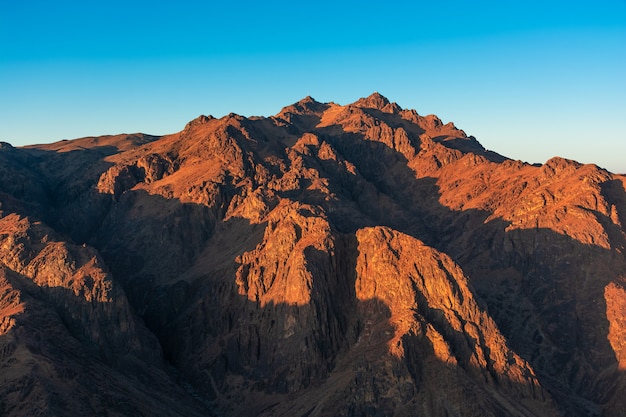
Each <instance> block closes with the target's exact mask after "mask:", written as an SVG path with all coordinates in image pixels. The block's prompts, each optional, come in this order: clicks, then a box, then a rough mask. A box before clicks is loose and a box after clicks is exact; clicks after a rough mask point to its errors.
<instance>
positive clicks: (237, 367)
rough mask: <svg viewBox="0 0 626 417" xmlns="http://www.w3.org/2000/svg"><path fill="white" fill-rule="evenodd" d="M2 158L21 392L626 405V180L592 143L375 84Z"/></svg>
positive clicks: (126, 409) (32, 406)
mask: <svg viewBox="0 0 626 417" xmlns="http://www.w3.org/2000/svg"><path fill="white" fill-rule="evenodd" d="M0 172H2V173H3V174H5V175H3V177H2V179H1V180H0V203H1V206H0V211H1V216H2V217H1V218H0V267H1V275H0V278H1V280H0V288H1V291H0V308H1V310H0V311H1V314H2V315H1V318H2V321H1V322H0V352H1V353H0V360H1V365H0V366H2V367H3V369H5V370H6V372H4V371H3V373H2V375H0V389H2V390H4V395H2V396H1V398H2V400H1V401H2V402H0V410H2V412H3V415H4V414H6V415H21V414H22V413H23V412H24V410H27V412H30V413H37V412H39V413H44V414H46V413H47V414H48V415H83V414H85V412H98V410H104V409H106V410H112V411H111V412H112V413H114V414H116V415H137V414H138V413H144V414H145V413H147V414H150V415H196V414H198V415H211V414H216V415H267V416H270V415H271V416H280V415H285V416H286V415H289V416H291V415H303V416H304V415H305V416H331V415H332V416H336V415H345V416H350V415H398V416H403V415H407V416H408V415H425V416H446V415H459V416H499V415H512V416H557V415H571V416H587V415H601V414H602V415H607V416H612V415H615V416H618V415H620V413H621V412H622V410H623V409H624V407H626V404H625V403H624V399H623V398H625V397H624V395H623V394H624V393H626V377H625V376H624V369H625V367H626V365H624V364H625V363H626V350H625V349H626V348H625V346H624V335H625V334H626V324H625V323H626V321H625V320H626V315H625V314H626V313H625V310H626V306H625V304H624V297H625V296H626V292H625V290H624V287H625V285H626V259H625V258H624V250H625V249H626V248H625V246H626V235H625V234H624V228H623V224H624V221H625V220H626V191H625V190H624V185H625V183H626V178H624V177H623V176H618V175H614V174H611V173H609V172H607V171H605V170H603V169H601V168H598V167H596V166H594V165H580V164H578V163H576V162H574V161H568V160H565V159H561V158H553V159H551V160H550V161H548V162H547V163H546V164H544V165H543V166H531V165H528V164H524V163H522V162H519V161H511V160H508V159H507V158H505V157H503V156H501V155H499V154H497V153H495V152H492V151H488V150H486V149H484V148H483V147H482V146H481V145H480V144H479V143H478V141H476V139H474V138H473V137H468V136H467V135H466V134H465V133H464V132H463V131H461V130H459V129H457V128H456V127H455V126H454V125H453V124H451V123H448V124H443V123H442V122H441V120H439V119H438V118H437V117H436V116H432V115H431V116H421V115H419V114H417V113H416V112H415V111H413V110H404V109H402V108H400V107H399V106H398V105H397V104H395V103H390V102H389V100H387V99H386V98H385V97H383V96H381V95H379V94H377V93H375V94H373V95H372V96H370V97H367V98H363V99H361V100H358V101H357V102H355V103H354V104H351V105H347V106H340V105H337V104H334V103H318V102H316V101H315V100H314V99H312V98H311V97H307V98H305V99H303V100H301V101H300V102H298V103H295V104H293V105H291V106H288V107H285V108H284V109H283V110H282V111H281V112H280V113H279V114H277V115H276V116H273V117H269V118H250V119H247V118H243V117H241V116H237V115H234V114H231V115H228V116H225V117H223V118H221V119H215V118H213V117H210V116H209V117H207V116H201V117H199V118H197V119H195V120H193V121H191V122H190V123H189V124H188V125H187V126H186V127H185V129H184V130H183V131H181V132H179V133H176V134H173V135H168V136H163V137H150V136H146V135H120V136H108V137H102V138H85V139H78V140H76V141H65V142H60V143H57V144H51V145H41V146H36V147H29V148H12V147H10V146H3V147H2V148H0ZM18 184H22V185H21V186H19V185H18ZM44 323H45V324H44ZM53 387H62V388H53ZM72 392H76V393H78V394H79V395H78V396H76V395H70V393H72ZM96 393H97V394H96ZM81 397H82V399H84V398H93V400H91V402H89V403H88V405H86V404H87V403H85V401H83V400H82V399H81ZM35 398H36V399H37V400H36V401H35V400H34V399H35ZM157 398H158V399H159V400H158V401H157V402H155V399H157ZM86 407H87V408H86Z"/></svg>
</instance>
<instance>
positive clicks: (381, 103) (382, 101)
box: [354, 91, 390, 110]
mask: <svg viewBox="0 0 626 417" xmlns="http://www.w3.org/2000/svg"><path fill="white" fill-rule="evenodd" d="M388 104H390V103H389V100H388V99H387V97H385V96H383V95H382V94H380V93H379V92H378V91H374V93H372V94H371V95H369V96H368V97H363V98H360V99H358V100H357V101H356V102H355V103H354V105H355V106H358V107H365V108H368V109H378V110H382V109H383V108H384V107H385V106H386V105H388Z"/></svg>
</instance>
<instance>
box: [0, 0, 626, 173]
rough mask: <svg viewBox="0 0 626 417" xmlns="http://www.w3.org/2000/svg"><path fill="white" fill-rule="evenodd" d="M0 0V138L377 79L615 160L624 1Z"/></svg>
mask: <svg viewBox="0 0 626 417" xmlns="http://www.w3.org/2000/svg"><path fill="white" fill-rule="evenodd" d="M214 3H215V2H208V1H203V2H197V1H189V0H179V1H177V2H168V3H159V2H145V1H134V2H133V1H131V0H126V1H116V0H113V1H109V2H101V3H94V2H85V1H80V2H79V1H64V0H58V1H55V2H50V1H38V0H34V1H29V2H25V1H18V0H0V140H3V141H7V142H10V143H12V144H13V145H16V146H17V145H26V144H33V143H44V142H52V141H57V140H61V139H72V138H77V137H83V136H92V135H102V134H115V133H122V132H125V133H132V132H145V133H151V134H166V133H174V132H177V131H179V130H181V129H182V128H183V127H184V125H185V123H187V122H188V121H189V120H191V119H193V118H195V117H196V116H198V115H200V114H212V115H214V116H216V117H220V116H223V115H225V114H228V113H230V112H235V113H239V114H242V115H245V116H250V115H263V116H268V115H272V114H275V113H277V112H278V111H279V110H280V108H281V107H283V106H285V105H288V104H291V103H293V102H295V101H297V100H299V99H301V98H303V97H305V96H307V95H311V96H313V97H314V98H316V99H317V100H318V101H324V102H327V101H334V102H337V103H340V104H348V103H351V102H353V101H355V100H357V99H358V98H359V97H363V96H367V95H369V94H371V93H372V92H373V91H378V92H380V93H381V94H383V95H385V96H387V97H388V98H389V99H390V100H392V101H396V102H397V103H398V104H399V105H401V106H402V107H404V108H414V109H416V110H417V111H418V112H419V113H420V114H430V113H434V114H437V115H438V116H439V117H440V118H442V119H443V120H444V121H445V122H448V121H452V122H454V123H455V124H456V125H457V126H458V127H460V128H462V129H464V130H465V131H466V132H467V133H468V134H470V135H474V136H476V138H477V139H478V140H479V141H480V142H481V143H482V144H483V145H484V146H485V147H487V148H489V149H492V150H495V151H497V152H499V153H502V154H504V155H507V156H509V157H511V158H515V159H521V160H524V161H528V162H545V160H547V159H548V158H550V157H551V156H554V155H560V156H563V157H567V158H572V159H576V160H579V161H581V162H593V163H597V164H598V165H600V166H603V167H606V168H608V169H610V170H612V171H618V172H625V173H626V1H625V0H598V1H594V2H590V1H584V2H582V1H581V2H572V1H568V2H566V1H534V0H529V1H525V2H502V1H499V2H496V1H493V2H492V1H474V2H466V1H440V2H420V1H412V2H404V1H396V2H388V3H381V2H376V3H374V2H372V3H368V2H363V1H360V2H339V1H333V2H328V1H317V2H308V3H305V2H293V1H291V2H287V1H282V2H277V1H275V2H271V1H267V2H246V1H241V2H238V3H231V2H219V3H218V4H214Z"/></svg>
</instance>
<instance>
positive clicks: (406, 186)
mask: <svg viewBox="0 0 626 417" xmlns="http://www.w3.org/2000/svg"><path fill="white" fill-rule="evenodd" d="M311 123H312V121H310V120H309V121H307V125H309V124H311ZM319 136H320V138H321V139H323V140H326V141H328V143H330V145H332V146H333V147H334V148H335V149H336V150H337V152H338V154H339V155H341V156H342V157H343V158H344V159H346V160H348V161H350V162H352V163H353V164H354V165H355V166H356V168H357V170H358V173H356V174H353V173H347V172H345V167H343V166H340V165H338V164H337V163H336V161H333V160H329V159H326V160H320V159H319V158H317V157H316V156H315V155H314V154H311V155H308V156H307V155H305V156H304V161H305V163H306V164H308V165H307V166H312V167H315V168H316V169H318V170H319V172H320V174H321V176H324V177H327V178H329V185H328V188H329V189H330V190H331V191H332V192H333V193H335V195H336V196H337V198H335V199H325V196H324V194H323V193H320V192H319V191H316V190H308V189H307V188H301V189H300V190H295V191H290V193H289V194H285V196H286V197H288V198H290V199H292V200H297V201H303V202H306V203H308V204H311V205H318V206H320V207H322V211H323V213H325V215H326V216H328V222H329V224H330V226H331V231H332V237H333V239H334V244H335V245H336V246H335V252H334V254H331V253H330V252H329V253H327V252H324V251H321V250H318V249H315V248H313V247H312V246H307V247H306V249H305V250H304V251H303V256H304V259H305V260H306V266H307V268H308V271H309V272H310V273H311V276H312V283H311V288H310V294H311V298H310V300H309V302H307V303H304V304H302V305H292V304H289V303H271V302H269V303H267V304H265V305H260V303H259V302H258V301H255V300H250V299H249V297H247V296H245V295H242V294H240V286H239V285H238V284H237V282H236V279H237V271H238V270H240V268H241V266H242V256H243V255H244V254H246V253H248V252H251V251H252V250H253V249H255V248H257V247H258V246H259V245H260V244H261V243H262V239H263V233H264V232H265V229H266V228H267V227H268V225H267V223H261V224H252V223H250V222H249V221H248V220H245V219H241V218H231V219H229V220H226V219H225V217H224V213H225V207H228V203H230V202H231V201H232V198H233V196H234V195H235V193H236V192H237V190H236V189H229V190H226V191H225V192H224V201H223V204H221V205H219V206H216V207H206V206H204V205H200V204H194V203H182V202H180V201H178V200H177V199H173V198H172V199H169V198H164V197H162V196H159V195H151V194H148V193H146V192H145V191H142V190H136V189H128V190H126V191H124V192H123V193H122V194H121V196H120V198H119V200H118V201H114V200H113V199H112V197H111V196H110V195H106V196H104V197H102V196H101V197H96V200H94V201H97V199H98V198H104V199H107V201H108V203H107V204H101V203H100V202H98V203H94V202H93V201H91V200H90V199H89V198H87V199H86V200H83V199H84V198H85V197H83V194H81V193H77V194H75V195H76V197H75V198H74V199H73V200H72V199H68V200H67V201H68V202H69V203H68V204H69V207H74V208H73V209H71V210H69V211H67V212H65V213H66V214H63V213H64V210H63V207H64V205H63V203H60V202H61V201H62V200H57V201H59V205H58V212H57V214H58V217H57V218H51V219H50V220H49V222H50V224H52V225H53V226H55V227H59V228H60V229H61V230H62V231H65V232H68V233H69V234H71V235H73V236H74V240H75V241H77V242H81V241H89V242H90V243H92V244H94V246H95V247H96V248H97V249H98V250H99V251H100V252H101V254H102V256H103V257H104V259H105V261H106V263H107V265H109V267H110V268H111V270H112V272H113V275H114V277H115V279H116V280H118V281H119V282H121V283H122V285H123V286H124V289H125V291H126V293H127V294H128V297H129V300H131V303H132V304H133V306H134V308H135V309H136V310H137V311H138V312H139V313H140V314H141V315H142V317H143V318H144V320H145V321H146V324H147V326H148V327H149V328H150V329H151V330H152V331H153V332H154V333H155V334H156V335H157V337H158V338H159V340H160V343H161V345H162V346H163V349H164V351H165V355H166V357H167V358H168V360H170V361H171V362H172V364H173V365H174V366H176V367H177V368H178V369H179V370H180V371H181V379H182V380H187V381H188V382H189V383H190V384H191V385H192V386H193V387H194V389H195V390H197V391H198V392H199V393H200V394H201V395H203V396H205V397H206V398H209V399H211V400H213V401H216V402H217V403H218V404H219V405H220V407H221V408H222V409H224V411H225V412H229V413H238V414H240V415H256V414H257V413H259V412H261V411H263V410H264V409H265V412H266V413H267V414H268V415H269V414H273V415H281V413H282V414H288V413H289V412H291V411H295V410H299V411H301V412H302V415H311V416H312V415H316V414H315V413H317V411H316V409H315V408H313V409H311V408H310V404H312V403H320V402H323V403H324V404H331V403H332V402H333V401H334V403H335V404H341V401H342V400H345V398H353V399H354V401H353V402H352V404H353V406H352V407H353V408H351V409H349V410H347V411H346V410H340V408H339V407H340V406H339V405H334V406H336V407H337V408H336V409H335V410H336V411H337V410H339V411H342V412H343V413H345V414H346V415H376V412H377V410H376V405H377V404H386V406H388V407H395V409H399V407H401V406H400V405H399V403H402V402H403V401H404V402H410V401H412V399H414V398H418V397H419V391H420V389H426V388H425V386H426V385H427V384H428V383H430V381H429V380H428V378H432V377H433V374H432V373H430V372H429V373H425V372H426V371H424V369H426V368H428V369H430V370H431V371H432V370H433V369H437V370H439V371H440V372H441V374H440V376H441V378H442V379H445V378H448V377H449V378H451V380H452V381H454V382H457V383H458V384H459V386H458V387H454V384H448V382H449V381H439V382H435V385H436V386H438V387H440V388H441V389H442V390H444V389H451V390H456V391H455V392H457V395H459V396H460V397H459V398H464V400H465V401H467V400H468V399H471V400H473V401H479V399H478V394H467V393H465V394H463V393H462V392H461V391H464V390H465V391H467V390H471V389H475V390H478V391H480V392H481V393H485V395H491V394H489V392H488V391H489V390H488V389H485V388H483V387H476V385H475V382H472V381H475V379H472V378H477V377H476V376H473V377H472V376H467V375H465V374H462V375H457V371H456V370H455V369H457V368H455V367H454V366H451V365H449V364H444V363H439V364H433V361H434V359H433V358H432V355H430V354H429V355H422V352H423V351H424V350H426V351H428V352H429V353H432V352H434V348H433V347H432V345H429V344H428V343H427V341H425V340H424V339H419V338H418V337H417V336H415V337H414V336H406V337H405V338H404V339H403V343H404V344H405V346H406V347H405V352H406V356H405V358H406V360H405V362H406V364H405V365H401V364H400V363H399V362H398V361H397V360H396V359H394V358H392V357H391V355H390V354H389V351H388V346H387V342H388V341H389V340H390V339H391V338H392V336H393V332H394V331H395V330H394V328H393V327H392V326H391V325H390V324H389V317H390V315H391V312H390V306H388V305H386V304H385V303H384V302H382V301H381V300H378V299H373V300H369V301H361V300H358V299H357V298H356V294H355V289H354V287H355V279H356V272H355V268H356V259H357V257H358V255H359V254H358V249H357V245H356V238H355V232H356V231H358V230H360V229H362V228H364V227H370V226H388V227H390V228H392V229H394V230H397V231H400V232H402V233H405V234H407V235H410V236H413V237H415V238H416V239H419V240H421V241H423V242H425V243H426V244H427V245H429V246H431V247H433V248H436V249H438V250H439V251H441V252H444V253H447V254H449V255H450V256H451V257H452V258H453V259H454V260H455V261H456V262H457V263H458V264H459V265H460V266H461V268H462V269H463V271H464V273H465V274H466V275H467V276H468V277H469V279H470V282H471V284H472V285H473V288H474V290H473V291H474V292H475V294H476V295H477V299H479V300H482V304H481V307H482V309H483V310H484V311H487V312H488V313H489V315H490V316H491V317H492V318H493V319H494V320H495V321H496V322H497V324H498V327H499V329H500V331H501V332H502V333H503V334H504V335H505V337H506V338H507V340H508V343H509V346H510V348H512V349H513V350H514V351H515V352H517V353H518V354H519V355H521V356H522V357H523V358H524V359H526V360H527V361H528V362H529V363H530V364H531V365H532V367H533V369H534V370H535V371H536V372H537V374H538V379H539V381H540V382H541V385H542V386H543V387H544V388H546V389H547V390H548V391H549V392H550V393H551V395H552V396H553V398H554V399H555V401H556V403H557V404H558V406H559V408H560V410H561V412H562V413H564V414H566V415H573V416H577V415H579V416H583V415H592V414H593V413H596V414H599V413H600V407H601V406H602V405H604V403H605V402H610V401H613V402H614V404H616V403H615V401H616V400H615V398H616V397H619V396H620V392H619V390H620V389H623V385H620V384H622V382H620V381H621V380H623V378H624V376H623V373H619V372H618V371H617V361H616V359H615V353H614V351H613V348H612V347H611V345H610V343H609V341H608V340H607V335H608V334H609V323H608V320H607V317H606V304H605V302H604V289H605V287H606V286H607V285H608V283H609V282H612V281H615V280H616V279H617V278H619V277H620V276H621V275H623V274H624V273H625V271H624V260H623V256H621V257H620V255H619V254H616V253H615V252H613V251H609V250H606V249H603V248H600V247H598V246H594V245H587V244H583V243H580V242H578V241H577V240H575V239H572V238H571V237H568V236H565V235H562V234H559V233H556V232H554V231H552V230H550V229H542V228H536V229H526V230H519V229H518V230H511V231H507V227H508V226H509V225H510V223H509V222H506V221H504V220H502V219H491V214H492V213H489V212H487V211H481V210H475V209H470V210H461V211H456V210H451V209H450V208H448V207H446V206H444V205H442V204H441V203H440V202H439V196H440V194H439V190H438V185H437V181H436V179H435V178H421V179H416V178H415V173H414V172H413V171H412V170H411V169H410V168H409V167H408V165H407V164H408V161H407V160H406V158H405V157H404V156H403V155H402V154H400V153H399V152H397V151H395V150H393V149H392V148H390V147H388V146H387V145H384V144H382V143H380V142H375V141H371V140H366V139H365V138H364V137H363V136H362V135H360V134H357V133H348V134H344V135H341V136H340V137H334V136H331V135H330V134H329V135H325V134H324V133H323V131H322V132H321V134H320V135H319ZM411 139H412V140H413V144H414V146H415V147H416V148H417V149H419V142H418V141H419V139H418V138H416V137H412V138H411ZM311 146H313V147H315V145H311ZM75 152H79V151H75ZM68 157H70V155H68ZM72 157H73V156H72ZM90 178H91V177H90ZM93 178H95V176H94V177H93ZM89 181H92V180H89ZM95 181H97V178H96V179H95ZM85 186H86V185H85ZM81 190H82V188H81ZM604 192H605V193H606V194H607V195H610V196H611V198H612V199H613V200H614V201H616V202H618V203H623V201H626V198H625V197H624V192H623V188H620V187H619V186H618V185H616V184H612V183H611V184H606V185H605V186H604ZM281 197H282V196H281ZM344 199H345V200H344ZM84 204H95V205H98V206H101V207H102V211H101V212H98V213H99V214H98V218H99V220H98V222H97V224H96V223H93V225H91V226H89V227H90V228H89V229H88V230H90V233H89V234H83V232H82V231H81V227H74V226H71V222H72V221H76V222H77V223H76V224H83V222H85V223H88V222H90V220H87V219H85V216H86V215H87V214H90V213H91V211H85V212H82V213H81V211H80V209H79V207H83V205H84ZM139 205H141V206H143V207H145V211H144V212H143V214H142V212H141V211H136V210H135V209H137V208H138V207H139ZM89 207H91V206H89ZM151 208H152V209H154V208H158V209H159V210H157V211H159V212H160V213H161V214H159V217H157V219H158V221H156V222H155V216H154V212H153V211H151V210H152V209H151ZM131 211H133V217H127V216H126V217H125V215H128V213H129V212H131ZM55 216H56V214H55ZM69 216H71V217H69ZM74 216H76V217H75V218H74ZM81 216H83V217H81ZM602 220H603V221H606V219H602ZM609 220H610V219H609ZM601 223H602V222H601ZM90 224H91V223H90ZM602 224H605V223H602ZM91 230H96V232H95V233H94V232H91ZM225 233H227V234H229V236H231V237H233V239H232V240H230V242H231V243H230V244H231V245H232V247H227V246H228V244H229V243H228V239H226V240H224V241H220V240H219V239H220V236H221V235H222V234H225ZM609 233H611V232H610V231H609ZM616 236H618V237H616V238H614V239H618V238H621V235H620V234H619V233H618V234H617V235H616ZM85 237H89V239H85ZM302 238H303V237H302V236H300V237H298V238H297V239H298V240H301V239H302ZM612 239H613V238H612ZM207 247H210V248H212V249H213V253H219V254H220V255H226V254H227V255H228V258H223V259H222V258H218V257H217V256H215V258H214V259H211V253H209V252H207V251H206V250H205V249H206V248H207ZM203 257H204V258H206V259H203ZM198 265H199V267H198ZM194 268H195V269H194ZM190 271H191V272H190ZM268 289H269V288H266V290H268ZM61 291H62V290H61ZM67 296H68V297H71V295H69V294H68V295H67ZM417 302H418V305H424V304H428V301H427V300H426V299H419V300H417ZM416 313H419V314H421V315H422V316H424V317H425V318H426V320H427V321H428V322H430V323H432V325H433V326H434V327H435V328H436V329H437V330H438V331H439V333H441V334H442V335H444V337H446V338H447V339H448V341H449V343H450V345H451V347H452V348H453V350H455V351H454V352H453V354H454V355H455V357H457V359H458V362H459V365H458V366H460V367H461V368H463V369H464V370H465V371H467V373H468V374H472V372H475V370H472V369H469V368H471V366H470V365H469V362H468V359H467V355H468V352H467V351H466V350H464V349H465V348H463V347H462V343H461V340H463V341H465V340H467V339H468V338H467V336H466V335H462V334H457V333H455V330H454V329H452V328H451V327H450V326H449V323H447V322H446V321H445V320H444V319H442V318H441V317H440V316H439V315H438V313H437V312H436V311H432V310H431V309H428V308H427V307H424V310H422V311H419V312H416ZM290 332H293V333H290ZM286 334H290V336H289V337H286V338H285V335H286ZM463 343H464V342H463ZM455 346H456V348H455ZM424 356H426V358H424ZM425 361H427V362H428V363H424V362H425ZM487 371H489V370H488V369H487ZM476 372H477V373H478V375H480V376H481V377H482V375H483V373H482V372H481V370H477V371H476ZM489 373H490V375H491V377H492V378H493V380H494V381H496V382H494V383H492V385H489V386H492V387H499V386H501V385H507V384H508V385H515V383H514V382H510V381H503V380H502V377H501V376H498V375H495V374H493V372H489ZM393 378H395V379H396V380H402V381H411V382H410V384H408V385H406V386H404V385H403V386H399V387H398V386H395V385H398V384H395V383H392V382H390V381H392V380H393ZM403 378H407V379H403ZM394 384H395V385H394ZM392 385H393V386H392ZM325 389H326V390H327V391H325ZM520 390H521V391H524V390H525V387H521V388H520ZM329 392H336V393H337V394H336V395H335V396H334V397H333V396H332V395H331V394H329ZM385 392H393V393H394V394H395V395H397V398H399V399H400V400H397V401H396V400H394V397H393V395H392V396H387V395H385ZM442 392H443V391H442ZM504 392H507V391H504ZM261 393H264V394H261ZM295 393H297V394H298V396H300V400H298V399H297V398H296V397H294V396H293V394H295ZM463 395H468V396H469V397H463ZM329 396H330V397H329ZM350 396H352V397H350ZM431 400H432V401H435V400H434V399H431ZM299 401H301V402H299ZM394 401H395V402H394ZM307 402H308V405H307V407H308V408H306V409H303V407H305V404H306V403H307ZM359 403H360V404H361V405H359V406H357V405H356V404H359ZM238 404H243V405H242V406H241V407H240V408H237V407H239V406H238ZM285 404H287V405H289V404H291V405H292V407H294V409H293V410H289V409H286V408H282V407H286V406H287V405H285ZM442 404H443V403H439V404H435V405H433V407H435V408H436V406H441V407H443V405H442ZM328 407H330V408H329V410H331V409H332V407H333V406H331V405H328ZM355 407H362V408H355ZM485 407H487V405H485ZM381 408H382V406H381ZM491 412H493V414H494V415H498V413H500V415H502V414H503V413H507V411H506V410H499V409H496V408H494V409H492V410H491ZM442 414H443V413H442ZM467 415H478V414H469V413H468V414H467Z"/></svg>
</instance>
